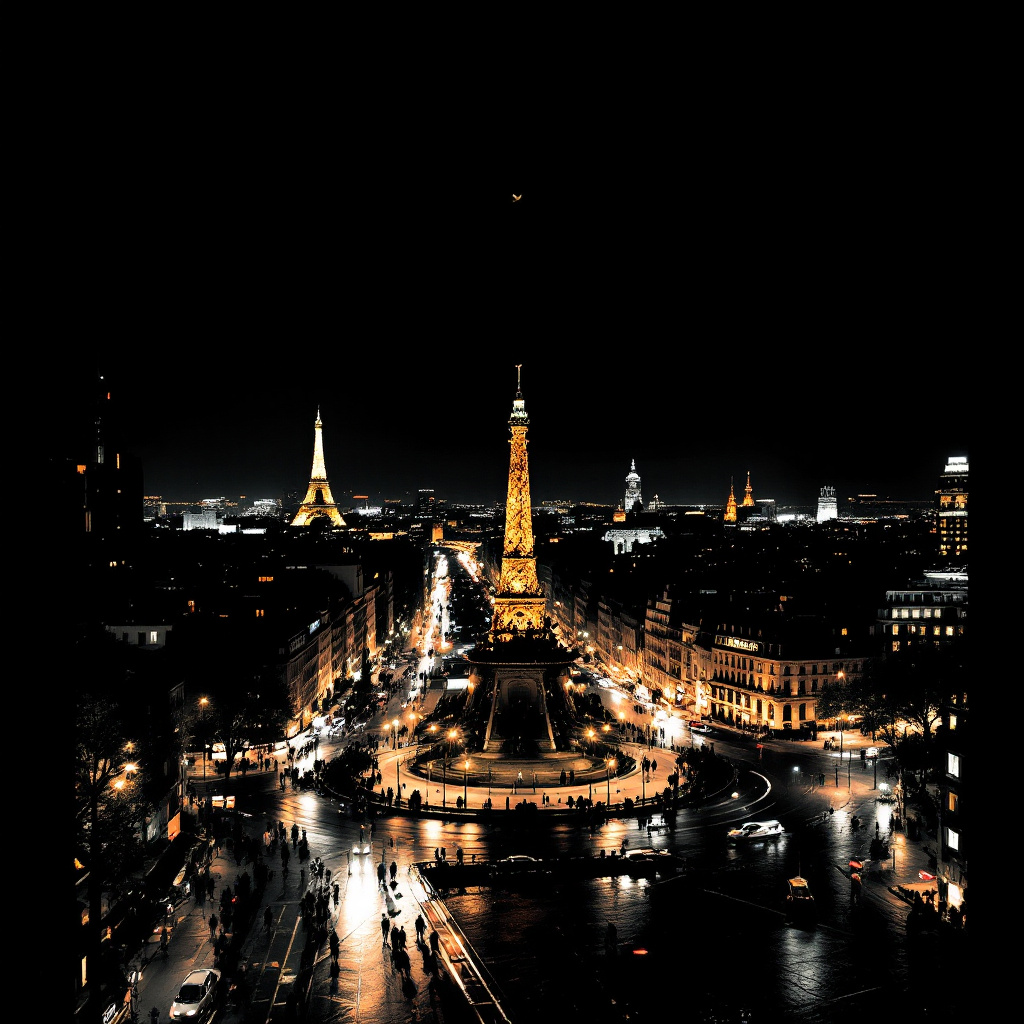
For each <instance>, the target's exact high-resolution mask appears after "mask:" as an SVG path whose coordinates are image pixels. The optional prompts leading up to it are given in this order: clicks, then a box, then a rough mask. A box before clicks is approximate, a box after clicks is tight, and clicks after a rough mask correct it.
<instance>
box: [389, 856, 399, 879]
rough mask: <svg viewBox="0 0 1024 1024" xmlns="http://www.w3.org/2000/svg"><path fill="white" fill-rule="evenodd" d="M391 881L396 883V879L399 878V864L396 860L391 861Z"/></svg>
mask: <svg viewBox="0 0 1024 1024" xmlns="http://www.w3.org/2000/svg"><path fill="white" fill-rule="evenodd" d="M390 871H391V881H392V883H394V881H395V879H396V878H398V864H397V862H395V861H392V862H391V868H390Z"/></svg>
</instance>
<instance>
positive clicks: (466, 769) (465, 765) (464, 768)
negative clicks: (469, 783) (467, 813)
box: [462, 758, 469, 810]
mask: <svg viewBox="0 0 1024 1024" xmlns="http://www.w3.org/2000/svg"><path fill="white" fill-rule="evenodd" d="M468 774H469V759H468V758H467V759H466V760H465V761H463V762H462V809H463V810H465V809H466V808H467V807H468V806H469V794H468V792H467V789H466V779H467V776H468Z"/></svg>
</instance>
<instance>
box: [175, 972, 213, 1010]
mask: <svg viewBox="0 0 1024 1024" xmlns="http://www.w3.org/2000/svg"><path fill="white" fill-rule="evenodd" d="M219 999H220V971H218V970H214V969H213V968H203V969H201V970H198V971H189V973H188V974H186V975H185V980H184V981H183V982H182V983H181V986H180V987H179V988H178V994H177V995H176V996H175V997H174V1002H173V1003H171V1020H190V1021H204V1020H206V1019H207V1018H208V1017H209V1016H210V1015H211V1014H212V1013H213V1010H214V1007H215V1006H216V1004H217V1002H218V1001H219Z"/></svg>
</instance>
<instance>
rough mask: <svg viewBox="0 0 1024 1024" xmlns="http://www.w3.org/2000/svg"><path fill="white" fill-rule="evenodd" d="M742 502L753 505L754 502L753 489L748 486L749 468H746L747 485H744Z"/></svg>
mask: <svg viewBox="0 0 1024 1024" xmlns="http://www.w3.org/2000/svg"><path fill="white" fill-rule="evenodd" d="M743 504H744V505H753V504H754V490H753V488H752V487H751V486H750V470H749V469H748V470H747V487H746V493H745V494H744V495H743Z"/></svg>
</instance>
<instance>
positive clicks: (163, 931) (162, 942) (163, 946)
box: [160, 925, 168, 959]
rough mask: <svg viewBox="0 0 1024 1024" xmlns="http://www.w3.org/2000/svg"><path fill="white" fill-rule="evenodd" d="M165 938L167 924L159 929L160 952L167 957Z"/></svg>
mask: <svg viewBox="0 0 1024 1024" xmlns="http://www.w3.org/2000/svg"><path fill="white" fill-rule="evenodd" d="M167 940H168V932H167V925H164V926H163V928H161V929H160V952H161V953H163V955H164V959H167Z"/></svg>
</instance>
